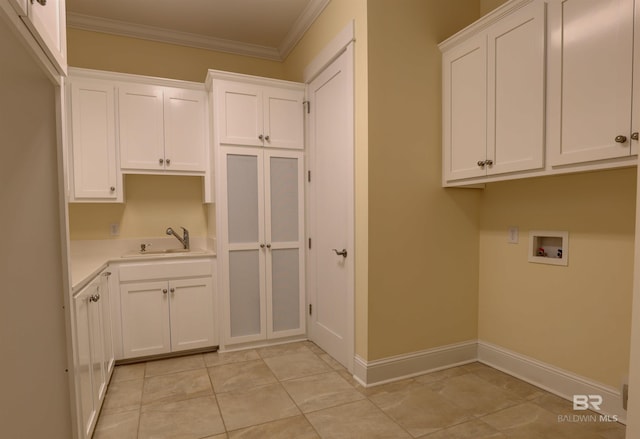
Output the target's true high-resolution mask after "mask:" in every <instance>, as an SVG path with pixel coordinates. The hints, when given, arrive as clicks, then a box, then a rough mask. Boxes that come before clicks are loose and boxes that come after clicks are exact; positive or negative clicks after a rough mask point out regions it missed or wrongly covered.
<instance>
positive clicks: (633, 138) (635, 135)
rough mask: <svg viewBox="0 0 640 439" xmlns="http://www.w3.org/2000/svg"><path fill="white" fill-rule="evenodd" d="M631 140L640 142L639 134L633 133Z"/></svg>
mask: <svg viewBox="0 0 640 439" xmlns="http://www.w3.org/2000/svg"><path fill="white" fill-rule="evenodd" d="M631 139H632V140H638V132H637V131H636V132H635V133H631Z"/></svg>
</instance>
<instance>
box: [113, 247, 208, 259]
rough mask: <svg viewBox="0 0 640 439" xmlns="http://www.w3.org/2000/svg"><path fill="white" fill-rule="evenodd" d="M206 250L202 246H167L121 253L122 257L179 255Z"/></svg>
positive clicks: (201, 252) (199, 252) (204, 251)
mask: <svg viewBox="0 0 640 439" xmlns="http://www.w3.org/2000/svg"><path fill="white" fill-rule="evenodd" d="M206 252H207V250H205V249H203V248H192V249H185V248H168V249H164V250H144V251H142V250H139V251H137V252H129V253H125V254H123V255H122V257H123V258H140V257H145V256H180V255H189V254H203V253H206Z"/></svg>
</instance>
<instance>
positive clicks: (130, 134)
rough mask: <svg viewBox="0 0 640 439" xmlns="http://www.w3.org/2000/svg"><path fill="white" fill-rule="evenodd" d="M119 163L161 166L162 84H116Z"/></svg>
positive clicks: (125, 167)
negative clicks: (118, 85) (117, 88)
mask: <svg viewBox="0 0 640 439" xmlns="http://www.w3.org/2000/svg"><path fill="white" fill-rule="evenodd" d="M118 99H119V101H118V110H119V119H120V163H121V166H122V168H123V169H149V170H157V169H164V132H163V128H164V115H163V109H162V107H163V95H162V88H160V87H154V86H145V85H139V84H135V85H127V86H120V87H119V90H118Z"/></svg>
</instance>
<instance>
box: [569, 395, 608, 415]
mask: <svg viewBox="0 0 640 439" xmlns="http://www.w3.org/2000/svg"><path fill="white" fill-rule="evenodd" d="M600 405H602V396H600V395H573V409H574V410H589V409H593V410H596V411H597V410H600Z"/></svg>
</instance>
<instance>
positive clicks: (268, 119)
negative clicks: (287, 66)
mask: <svg viewBox="0 0 640 439" xmlns="http://www.w3.org/2000/svg"><path fill="white" fill-rule="evenodd" d="M303 100H304V92H303V91H302V90H299V91H298V90H282V89H278V88H274V87H266V88H265V89H264V92H263V102H264V136H265V137H264V139H265V141H264V146H267V147H274V148H293V149H304V120H303V117H304V109H303V106H302V102H303Z"/></svg>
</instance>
